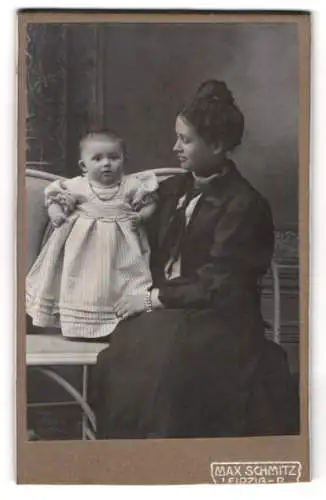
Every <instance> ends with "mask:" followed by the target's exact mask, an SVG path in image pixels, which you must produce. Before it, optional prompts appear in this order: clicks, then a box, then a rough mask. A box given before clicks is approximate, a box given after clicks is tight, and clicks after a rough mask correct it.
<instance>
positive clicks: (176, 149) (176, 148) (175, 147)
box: [173, 139, 181, 153]
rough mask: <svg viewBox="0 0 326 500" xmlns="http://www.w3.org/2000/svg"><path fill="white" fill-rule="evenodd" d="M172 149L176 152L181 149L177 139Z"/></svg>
mask: <svg viewBox="0 0 326 500" xmlns="http://www.w3.org/2000/svg"><path fill="white" fill-rule="evenodd" d="M173 151H175V152H176V153H177V152H180V151H181V147H180V141H179V139H178V140H177V141H176V143H175V145H174V146H173Z"/></svg>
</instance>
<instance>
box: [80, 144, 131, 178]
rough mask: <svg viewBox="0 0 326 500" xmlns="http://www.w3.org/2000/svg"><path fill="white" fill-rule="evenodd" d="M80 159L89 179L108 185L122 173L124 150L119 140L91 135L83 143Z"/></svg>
mask: <svg viewBox="0 0 326 500" xmlns="http://www.w3.org/2000/svg"><path fill="white" fill-rule="evenodd" d="M81 161H82V162H83V165H84V167H85V168H86V170H87V176H88V178H89V180H92V181H96V182H99V183H100V184H103V185H105V186H109V185H110V184H114V183H115V182H116V181H117V180H118V179H119V178H120V176H121V174H122V170H123V164H124V152H123V150H122V147H121V144H120V143H119V141H116V140H114V139H110V138H109V137H93V138H90V139H88V140H87V141H86V143H85V144H84V146H83V148H82V151H81Z"/></svg>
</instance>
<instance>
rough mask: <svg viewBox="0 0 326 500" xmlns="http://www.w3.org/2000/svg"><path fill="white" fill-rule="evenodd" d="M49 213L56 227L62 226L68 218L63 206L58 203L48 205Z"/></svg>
mask: <svg viewBox="0 0 326 500" xmlns="http://www.w3.org/2000/svg"><path fill="white" fill-rule="evenodd" d="M48 214H49V217H50V220H51V222H52V225H53V226H54V227H60V226H61V225H62V224H63V223H64V222H66V220H67V217H66V215H65V214H64V212H63V210H62V208H61V207H60V205H58V204H57V203H51V205H50V206H49V207H48Z"/></svg>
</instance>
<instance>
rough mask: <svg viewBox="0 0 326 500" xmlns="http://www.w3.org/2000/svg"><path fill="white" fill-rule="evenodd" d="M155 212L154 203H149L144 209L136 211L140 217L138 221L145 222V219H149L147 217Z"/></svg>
mask: <svg viewBox="0 0 326 500" xmlns="http://www.w3.org/2000/svg"><path fill="white" fill-rule="evenodd" d="M155 210H156V203H155V202H154V201H152V202H151V203H149V204H148V205H146V206H145V207H142V208H140V210H138V212H137V213H138V215H139V217H140V220H146V219H149V217H151V215H153V213H154V212H155Z"/></svg>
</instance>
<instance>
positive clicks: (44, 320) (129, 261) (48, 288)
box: [26, 132, 158, 339]
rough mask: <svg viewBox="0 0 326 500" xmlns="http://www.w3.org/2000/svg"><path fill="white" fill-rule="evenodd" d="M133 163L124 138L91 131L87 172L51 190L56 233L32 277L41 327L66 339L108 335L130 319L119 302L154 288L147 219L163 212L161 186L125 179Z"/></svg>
mask: <svg viewBox="0 0 326 500" xmlns="http://www.w3.org/2000/svg"><path fill="white" fill-rule="evenodd" d="M125 161H126V152H125V145H124V141H123V139H122V138H121V137H119V136H118V135H117V134H115V133H113V132H95V133H89V134H87V135H86V136H85V137H84V138H83V139H82V140H81V142H80V161H79V164H80V167H81V170H82V172H83V175H81V176H78V177H75V178H73V179H67V180H58V181H55V182H53V183H52V184H50V185H49V186H48V187H47V188H46V190H45V204H46V206H47V209H48V214H49V218H50V220H51V222H52V225H53V226H54V228H55V229H54V231H53V233H52V234H51V236H50V238H49V240H48V241H47V243H46V244H45V246H44V247H43V249H42V251H41V253H40V255H39V257H38V259H37V260H36V262H35V264H34V265H33V267H32V268H31V270H30V272H29V273H28V276H27V280H26V307H27V313H28V314H29V315H30V316H31V317H32V319H33V323H34V324H35V325H37V326H43V327H46V326H55V327H58V328H61V331H62V334H63V335H64V336H66V337H72V338H73V337H81V338H89V339H97V338H101V337H104V336H107V335H109V334H110V333H111V332H112V331H113V330H114V329H115V327H116V326H117V324H118V323H119V321H121V319H122V318H121V317H118V316H117V315H116V314H115V312H114V305H115V304H116V303H117V302H118V300H119V299H120V298H121V297H122V296H123V295H124V294H144V293H145V294H146V293H147V291H148V290H149V289H150V288H151V286H152V278H151V273H150V268H149V256H150V249H149V245H148V241H147V237H146V234H145V230H144V228H143V224H142V222H143V220H144V219H146V218H148V217H150V215H151V214H152V213H153V211H154V210H155V206H156V191H157V188H158V182H157V179H156V176H155V175H154V174H153V173H151V172H142V173H139V174H133V175H125V174H124V166H125ZM145 309H146V305H145V304H144V310H145Z"/></svg>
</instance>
